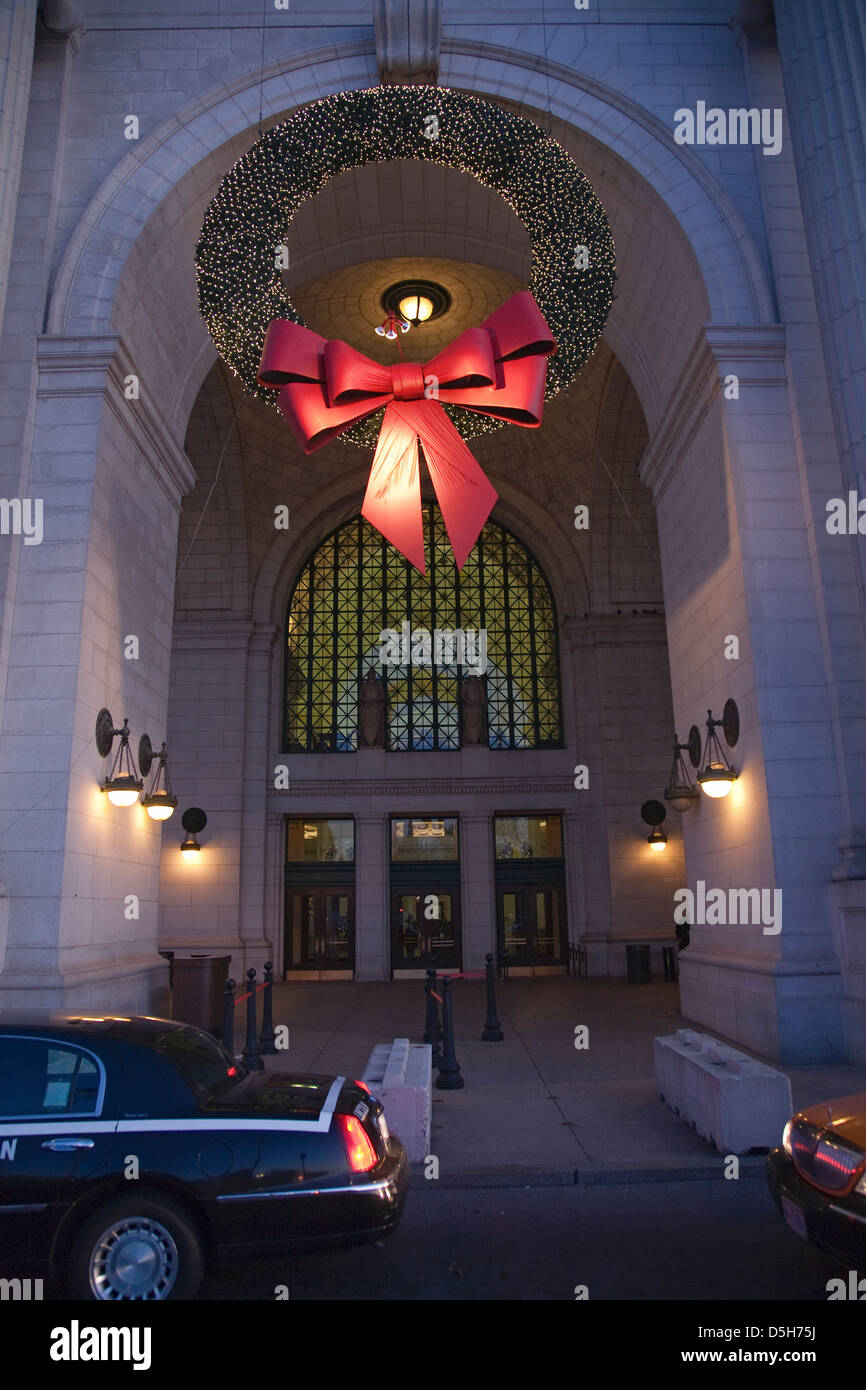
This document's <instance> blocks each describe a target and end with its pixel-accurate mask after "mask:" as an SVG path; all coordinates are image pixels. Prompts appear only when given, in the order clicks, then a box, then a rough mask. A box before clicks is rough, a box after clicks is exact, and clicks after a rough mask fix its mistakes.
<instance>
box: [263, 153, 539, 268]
mask: <svg viewBox="0 0 866 1390" xmlns="http://www.w3.org/2000/svg"><path fill="white" fill-rule="evenodd" d="M286 245H287V247H288V249H289V268H288V270H286V271H285V272H284V274H283V279H284V281H285V282H286V286H287V288H288V290H289V293H290V294H292V293H293V291H294V289H295V287H296V286H297V285H300V284H303V283H305V282H307V281H309V280H313V279H316V278H318V277H319V276H322V275H327V274H328V273H329V272H330V271H333V270H338V269H341V268H342V267H344V266H348V265H352V264H357V263H359V262H362V261H368V260H373V259H381V260H384V259H388V258H392V257H397V256H412V257H415V256H417V257H424V258H429V257H444V258H447V259H450V260H454V261H473V262H476V263H477V264H480V265H486V266H490V267H492V268H495V269H498V270H501V271H504V272H506V273H507V274H509V275H512V276H516V277H518V278H519V279H521V280H522V281H523V282H524V284H525V282H526V281H527V280H528V279H529V274H530V270H531V253H530V246H529V237H528V235H527V233H526V229H525V227H524V226H523V223H522V222H521V221H520V219H519V218H518V217H517V216H516V215H515V213H513V212H512V211H511V209H510V208H509V206H508V204H507V203H506V202H505V201H504V199H502V198H501V197H500V196H499V194H498V193H495V192H493V190H492V189H489V188H484V187H483V186H482V185H481V184H480V183H478V181H477V179H474V178H472V176H471V174H462V173H460V171H459V170H457V169H446V168H445V166H444V165H441V164H422V163H420V162H419V161H417V160H413V159H392V160H388V161H386V162H385V163H384V164H364V165H362V166H361V167H360V168H358V169H349V170H347V172H346V173H345V174H340V176H339V177H338V178H335V179H332V180H331V182H330V183H328V184H326V185H325V187H324V188H323V189H322V191H321V192H320V193H317V194H316V196H315V197H314V198H309V199H308V200H307V202H306V203H304V204H303V206H302V207H301V208H299V210H298V212H297V214H296V216H295V218H294V220H293V222H292V224H291V226H290V227H289V230H288V234H287V236H286Z"/></svg>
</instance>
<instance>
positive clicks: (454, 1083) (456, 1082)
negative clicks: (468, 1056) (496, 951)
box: [436, 975, 464, 1091]
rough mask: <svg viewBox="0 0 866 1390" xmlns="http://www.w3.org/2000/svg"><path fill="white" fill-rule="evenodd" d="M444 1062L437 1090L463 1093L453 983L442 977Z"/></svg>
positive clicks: (441, 1064)
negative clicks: (457, 1054) (456, 1052)
mask: <svg viewBox="0 0 866 1390" xmlns="http://www.w3.org/2000/svg"><path fill="white" fill-rule="evenodd" d="M442 1033H443V1039H442V1060H441V1061H440V1062H439V1075H438V1076H437V1078H436V1089H437V1090H439V1091H462V1089H463V1086H464V1081H463V1077H462V1076H461V1075H460V1065H459V1063H458V1061H457V1058H456V1056H455V1055H454V1014H453V1012H452V1000H451V981H450V980H449V978H448V976H447V975H443V976H442Z"/></svg>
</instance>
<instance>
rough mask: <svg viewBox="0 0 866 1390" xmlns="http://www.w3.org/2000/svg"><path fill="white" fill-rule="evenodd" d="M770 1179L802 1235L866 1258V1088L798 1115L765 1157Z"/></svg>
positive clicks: (844, 1254)
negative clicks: (779, 1143)
mask: <svg viewBox="0 0 866 1390" xmlns="http://www.w3.org/2000/svg"><path fill="white" fill-rule="evenodd" d="M767 1182H768V1184H769V1187H770V1192H771V1193H772V1195H773V1200H774V1201H775V1203H776V1206H777V1207H778V1208H779V1210H780V1212H781V1213H782V1215H783V1216H784V1218H785V1221H786V1222H787V1224H788V1225H789V1227H790V1228H791V1230H792V1231H795V1232H796V1234H797V1235H798V1236H801V1237H802V1238H803V1239H804V1240H810V1241H812V1242H813V1243H814V1244H815V1245H819V1246H820V1247H821V1249H822V1250H826V1251H827V1252H828V1254H830V1255H835V1256H836V1257H837V1259H840V1260H845V1261H850V1260H852V1259H853V1260H858V1259H859V1260H860V1261H861V1262H863V1261H866V1091H859V1092H858V1093H857V1094H856V1095H852V1096H842V1097H841V1098H840V1099H839V1100H831V1101H827V1102H823V1103H822V1104H820V1105H812V1106H810V1107H809V1108H808V1109H807V1110H801V1111H799V1112H798V1113H797V1114H796V1115H794V1117H793V1119H790V1120H789V1121H788V1123H787V1124H786V1125H785V1131H784V1134H783V1135H782V1147H781V1148H779V1149H774V1150H773V1152H772V1153H771V1154H770V1155H769V1157H768V1159H767Z"/></svg>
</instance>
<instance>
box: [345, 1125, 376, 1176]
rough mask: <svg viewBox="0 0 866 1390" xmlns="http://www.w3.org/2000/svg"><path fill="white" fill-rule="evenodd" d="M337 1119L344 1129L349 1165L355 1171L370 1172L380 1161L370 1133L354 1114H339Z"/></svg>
mask: <svg viewBox="0 0 866 1390" xmlns="http://www.w3.org/2000/svg"><path fill="white" fill-rule="evenodd" d="M337 1120H338V1121H339V1125H340V1129H341V1130H342V1131H343V1143H344V1144H345V1146H346V1157H347V1159H348V1160H349V1167H350V1168H351V1170H352V1172H353V1173H368V1172H369V1171H370V1169H371V1168H375V1166H376V1164H377V1163H378V1158H377V1157H376V1150H375V1149H374V1148H373V1143H372V1141H371V1139H370V1137H369V1135H368V1134H367V1132H366V1130H365V1129H364V1127H363V1125H362V1124H361V1122H360V1120H357V1119H356V1118H355V1116H354V1115H338V1116H337Z"/></svg>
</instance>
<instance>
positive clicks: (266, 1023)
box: [259, 960, 277, 1056]
mask: <svg viewBox="0 0 866 1390" xmlns="http://www.w3.org/2000/svg"><path fill="white" fill-rule="evenodd" d="M262 993H263V994H264V1001H263V1003H262V1031H261V1032H260V1033H259V1052H262V1053H265V1054H266V1055H267V1056H270V1055H271V1054H272V1053H274V1052H276V1050H277V1045H276V1043H275V1042H274V1039H275V1037H276V1033H275V1032H274V1000H273V994H274V964H273V961H270V960H266V961H265V987H264V990H263V991H262Z"/></svg>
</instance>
